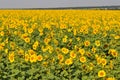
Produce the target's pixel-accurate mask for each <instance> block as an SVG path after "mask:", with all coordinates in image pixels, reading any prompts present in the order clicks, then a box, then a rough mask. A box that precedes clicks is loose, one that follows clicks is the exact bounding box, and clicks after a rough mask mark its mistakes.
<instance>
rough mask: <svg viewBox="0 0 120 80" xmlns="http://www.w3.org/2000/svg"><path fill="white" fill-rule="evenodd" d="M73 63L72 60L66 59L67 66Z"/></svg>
mask: <svg viewBox="0 0 120 80" xmlns="http://www.w3.org/2000/svg"><path fill="white" fill-rule="evenodd" d="M72 63H73V61H72V59H66V60H65V64H67V65H71V64H72Z"/></svg>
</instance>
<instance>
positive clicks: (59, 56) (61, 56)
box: [58, 54, 64, 62]
mask: <svg viewBox="0 0 120 80" xmlns="http://www.w3.org/2000/svg"><path fill="white" fill-rule="evenodd" d="M58 59H59V60H60V62H62V61H63V60H64V56H63V55H62V54H58Z"/></svg>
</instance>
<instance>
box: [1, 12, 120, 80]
mask: <svg viewBox="0 0 120 80" xmlns="http://www.w3.org/2000/svg"><path fill="white" fill-rule="evenodd" d="M119 14H120V10H0V80H120V15H119Z"/></svg>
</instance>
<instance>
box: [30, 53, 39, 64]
mask: <svg viewBox="0 0 120 80" xmlns="http://www.w3.org/2000/svg"><path fill="white" fill-rule="evenodd" d="M36 61H37V55H36V54H33V55H30V62H31V63H33V62H36Z"/></svg>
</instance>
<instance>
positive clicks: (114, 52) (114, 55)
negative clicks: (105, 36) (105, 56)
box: [108, 49, 118, 57]
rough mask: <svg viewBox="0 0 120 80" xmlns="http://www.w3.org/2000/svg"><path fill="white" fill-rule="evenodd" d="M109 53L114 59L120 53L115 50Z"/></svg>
mask: <svg viewBox="0 0 120 80" xmlns="http://www.w3.org/2000/svg"><path fill="white" fill-rule="evenodd" d="M108 53H109V54H111V55H112V56H113V57H117V56H118V52H117V51H116V50H115V49H110V50H109V52H108Z"/></svg>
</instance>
